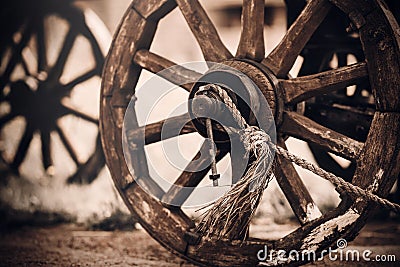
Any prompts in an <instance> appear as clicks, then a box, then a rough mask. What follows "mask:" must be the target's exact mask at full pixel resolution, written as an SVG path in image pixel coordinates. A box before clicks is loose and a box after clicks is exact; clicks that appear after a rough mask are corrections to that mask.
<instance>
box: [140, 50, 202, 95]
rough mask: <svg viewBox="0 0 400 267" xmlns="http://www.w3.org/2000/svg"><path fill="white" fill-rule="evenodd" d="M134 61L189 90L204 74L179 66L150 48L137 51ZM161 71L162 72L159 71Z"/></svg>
mask: <svg viewBox="0 0 400 267" xmlns="http://www.w3.org/2000/svg"><path fill="white" fill-rule="evenodd" d="M134 61H135V63H136V64H138V65H139V66H141V67H142V68H144V69H146V70H148V71H151V72H152V73H155V74H158V75H160V76H161V77H163V78H164V79H166V80H167V81H170V82H172V83H174V84H176V85H179V86H181V87H183V88H184V89H186V90H187V91H190V90H191V89H192V85H193V83H194V82H196V81H197V80H198V79H199V78H200V77H201V76H202V74H201V73H198V72H196V71H194V70H190V69H187V68H185V67H182V66H179V65H177V64H176V63H174V62H172V61H169V60H168V59H166V58H163V57H161V56H159V55H157V54H154V53H151V52H150V51H148V50H139V51H138V52H136V54H135V56H134ZM160 71H162V73H159V72H160Z"/></svg>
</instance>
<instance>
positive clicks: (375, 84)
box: [360, 5, 400, 112]
mask: <svg viewBox="0 0 400 267" xmlns="http://www.w3.org/2000/svg"><path fill="white" fill-rule="evenodd" d="M381 6H382V5H381ZM365 20H366V21H368V22H369V23H370V24H368V25H365V26H364V27H362V28H361V29H360V39H361V42H362V44H363V47H364V53H365V57H366V58H367V59H368V70H369V72H370V73H372V74H373V75H370V76H369V80H370V84H371V88H372V92H373V94H374V97H375V100H376V101H375V102H376V105H377V109H378V110H380V111H393V112H400V97H399V93H398V92H399V88H400V78H399V77H400V36H399V32H400V28H399V26H398V25H397V22H396V21H395V20H394V18H392V17H391V16H390V15H387V14H385V13H383V12H382V11H381V10H379V9H378V8H377V9H376V10H374V11H373V12H371V13H370V14H368V15H367V16H366V17H365ZM383 22H386V23H383ZM387 24H389V25H391V27H387Z"/></svg>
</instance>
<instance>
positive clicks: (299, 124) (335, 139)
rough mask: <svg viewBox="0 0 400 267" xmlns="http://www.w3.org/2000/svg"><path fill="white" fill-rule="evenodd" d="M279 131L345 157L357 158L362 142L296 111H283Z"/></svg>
mask: <svg viewBox="0 0 400 267" xmlns="http://www.w3.org/2000/svg"><path fill="white" fill-rule="evenodd" d="M280 131H281V132H282V133H284V134H288V135H290V136H293V137H296V138H299V139H302V140H304V141H306V142H312V143H314V144H317V145H319V146H320V147H323V148H325V149H326V150H328V151H331V152H333V153H335V154H337V155H339V156H341V157H344V158H346V159H357V158H358V156H359V155H360V152H361V150H362V148H363V143H361V142H358V141H356V140H354V139H352V138H349V137H347V136H345V135H342V134H340V133H337V132H335V131H333V130H331V129H329V128H326V127H324V126H322V125H320V124H318V123H316V122H314V121H312V120H310V119H308V118H306V117H304V116H302V115H300V114H298V113H296V112H285V113H284V115H283V123H282V125H281V129H280Z"/></svg>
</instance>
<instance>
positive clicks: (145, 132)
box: [127, 113, 196, 145]
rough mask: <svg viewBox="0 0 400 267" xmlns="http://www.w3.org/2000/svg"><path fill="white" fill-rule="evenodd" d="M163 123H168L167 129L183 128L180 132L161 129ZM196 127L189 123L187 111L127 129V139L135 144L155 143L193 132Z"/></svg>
mask: <svg viewBox="0 0 400 267" xmlns="http://www.w3.org/2000/svg"><path fill="white" fill-rule="evenodd" d="M164 125H168V129H169V130H176V129H178V127H182V126H183V128H182V129H181V130H180V132H177V131H174V132H171V131H165V130H164V131H163V127H164ZM162 131H163V133H162V134H163V136H161V132H162ZM195 131H196V129H195V128H194V126H193V124H192V123H191V118H190V115H189V114H188V113H185V114H182V115H179V116H175V117H171V118H167V119H165V120H162V121H159V122H154V123H151V124H148V125H145V126H142V127H139V128H136V129H133V130H129V131H128V132H127V139H128V142H133V143H136V144H145V145H149V144H152V143H156V142H159V141H161V138H163V139H162V140H165V139H168V138H172V137H176V134H177V133H179V134H180V135H182V134H188V133H193V132H195ZM143 142H144V143H143Z"/></svg>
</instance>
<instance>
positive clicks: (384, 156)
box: [353, 112, 400, 196]
mask: <svg viewBox="0 0 400 267" xmlns="http://www.w3.org/2000/svg"><path fill="white" fill-rule="evenodd" d="M399 148H400V113H381V112H376V113H375V116H374V119H373V121H372V125H371V129H370V131H369V134H368V138H367V141H366V142H365V145H364V149H363V151H362V153H361V155H360V160H359V164H358V168H357V170H356V173H355V175H354V179H353V183H354V184H356V185H359V186H361V187H363V188H366V187H367V186H369V185H371V184H372V183H373V181H374V180H375V179H376V180H377V182H378V183H379V185H380V189H379V190H378V192H377V193H378V195H382V196H386V195H387V194H388V193H389V191H390V189H391V188H392V185H393V183H394V181H395V180H396V179H397V177H398V175H399V173H400V164H398V163H399V162H400V149H399ZM365 173H367V174H368V175H367V176H366V175H364V174H365Z"/></svg>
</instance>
